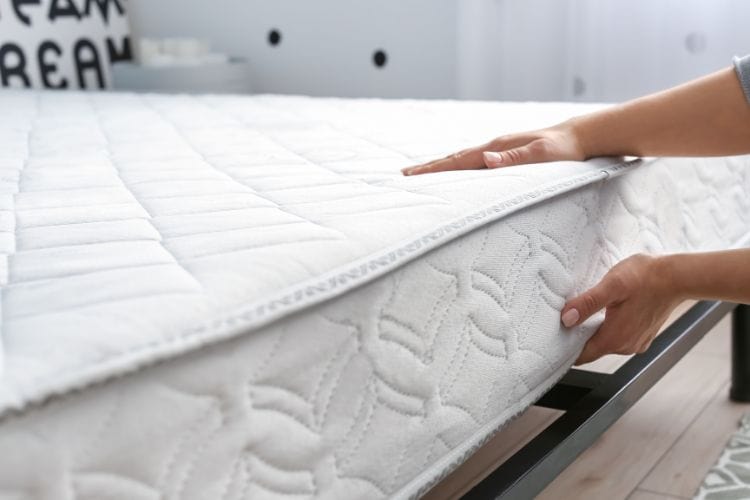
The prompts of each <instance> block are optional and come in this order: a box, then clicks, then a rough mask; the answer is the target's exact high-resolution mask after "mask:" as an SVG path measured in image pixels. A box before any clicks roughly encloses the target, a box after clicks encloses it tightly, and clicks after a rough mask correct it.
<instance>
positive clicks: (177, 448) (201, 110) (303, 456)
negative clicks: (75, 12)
mask: <svg viewBox="0 0 750 500" xmlns="http://www.w3.org/2000/svg"><path fill="white" fill-rule="evenodd" d="M0 101H1V102H2V103H3V105H5V103H6V102H7V103H8V106H10V108H9V109H13V110H14V113H15V115H14V120H13V121H10V120H9V119H6V118H3V119H1V121H0V129H2V130H3V131H5V130H8V133H7V134H5V133H4V132H3V133H2V134H0V137H2V139H0V141H2V142H3V146H5V143H7V146H8V147H7V148H5V147H4V148H3V149H2V151H3V152H4V153H2V154H5V155H8V158H7V159H5V158H3V159H0V166H3V168H5V166H6V165H7V166H8V170H9V171H10V172H11V174H9V177H8V178H9V179H10V180H11V181H13V179H14V178H15V177H14V175H15V174H13V172H15V173H16V174H17V177H18V183H17V185H15V184H14V183H13V182H10V187H9V191H8V192H9V193H10V194H11V195H13V194H14V191H17V192H16V193H15V194H14V195H13V196H11V199H12V202H13V203H12V204H11V205H9V206H8V207H7V210H8V213H9V214H12V217H9V218H8V219H7V221H6V219H3V218H2V217H0V224H3V223H5V222H7V223H8V224H9V226H8V228H9V229H13V231H11V233H12V234H13V235H14V236H15V239H14V240H13V241H14V242H13V246H12V247H9V248H8V253H7V255H8V256H9V260H8V262H9V265H8V269H9V273H8V283H7V285H6V286H5V287H4V288H3V343H4V347H5V355H4V360H5V366H4V377H3V383H2V385H0V396H2V401H4V404H5V405H6V408H8V407H13V406H16V407H24V406H26V405H27V404H28V403H29V401H35V400H38V399H39V398H41V397H45V396H47V395H49V394H51V393H54V392H60V391H67V390H68V389H70V388H72V387H80V386H82V385H84V384H90V383H91V382H95V381H100V380H102V379H106V378H109V377H112V375H114V374H122V373H124V372H127V371H135V373H131V374H129V375H126V376H123V377H121V378H118V379H115V380H110V381H109V382H106V383H99V384H97V385H94V386H92V387H88V388H87V389H86V390H84V391H79V392H76V393H72V394H68V395H67V396H65V397H56V398H52V399H51V400H49V401H48V402H46V403H44V404H41V405H40V404H37V405H33V406H30V407H28V408H25V410H24V411H23V412H22V413H8V414H6V415H5V417H4V418H3V419H2V421H0V449H8V450H11V449H12V450H14V453H12V454H10V453H8V454H2V455H0V491H3V492H8V494H10V495H13V496H14V497H21V498H24V497H28V498H58V497H60V496H61V495H63V494H64V495H66V496H68V497H71V498H88V497H92V498H98V497H102V496H110V497H112V496H115V497H122V498H196V499H197V498H228V499H232V498H246V497H252V498H282V497H294V498H386V497H408V496H412V495H415V494H417V493H418V492H419V491H422V490H423V489H424V488H426V487H428V486H429V485H430V484H432V483H434V481H435V480H437V479H438V478H439V477H441V476H442V475H444V474H445V473H446V472H447V471H449V470H450V468H451V467H452V465H453V464H455V463H456V462H458V461H460V460H461V459H462V458H463V457H464V456H465V455H466V453H468V452H470V451H471V450H472V449H473V448H474V447H476V446H477V445H479V444H480V443H481V442H482V441H483V440H484V439H486V438H487V437H488V436H489V435H491V433H492V432H493V431H494V430H495V429H496V428H498V427H500V426H501V425H502V424H503V423H505V422H506V421H507V420H508V419H509V418H511V417H512V416H513V415H515V414H517V413H518V412H520V411H522V410H523V409H524V408H525V407H526V406H528V405H529V404H530V403H531V402H532V401H533V400H534V399H536V398H538V397H539V396H540V395H541V394H542V393H543V392H544V390H545V389H546V388H547V387H549V385H550V384H552V383H554V381H555V380H556V379H557V378H558V377H559V376H560V375H562V373H564V371H565V370H567V368H568V367H569V366H570V363H571V362H572V360H573V359H575V357H576V355H577V354H578V351H579V349H580V347H581V346H582V344H583V342H584V341H585V339H586V338H587V336H588V335H589V334H590V333H591V332H592V331H593V329H594V328H595V327H596V321H594V322H592V323H591V324H589V325H586V326H585V327H584V328H581V329H579V330H577V331H573V332H569V331H561V329H560V327H559V312H558V311H559V308H560V307H561V306H562V304H563V303H564V298H565V297H567V296H569V295H571V294H572V293H574V292H576V291H580V290H582V289H584V288H585V287H587V286H590V285H591V284H593V283H594V282H595V281H596V280H597V279H598V278H599V277H600V276H601V275H602V274H603V273H604V272H605V271H606V269H608V268H609V267H610V266H611V265H612V264H613V263H614V262H616V261H617V260H619V259H621V258H623V257H625V256H627V255H630V254H632V253H634V252H638V251H652V252H667V251H685V250H699V249H711V248H725V247H728V246H732V245H736V244H739V243H741V242H743V241H744V238H745V237H746V236H747V234H748V232H750V220H749V217H750V206H748V205H750V200H749V199H748V197H747V196H746V194H745V193H747V192H748V189H750V174H749V173H748V167H750V165H749V164H750V162H749V161H748V159H747V158H735V159H712V160H706V159H699V160H658V161H655V162H651V164H647V165H645V166H643V167H639V168H638V169H635V170H630V171H628V172H627V173H626V174H625V175H621V176H619V177H615V178H611V179H609V180H608V181H606V182H604V183H596V184H591V182H584V183H581V184H576V186H578V189H577V190H575V191H572V192H568V193H564V192H562V191H560V192H559V194H558V195H557V196H555V197H553V198H551V199H547V200H545V201H538V202H537V201H536V199H533V198H529V200H530V205H529V206H527V207H526V208H525V209H523V210H521V211H518V212H516V213H513V214H511V215H508V216H506V217H505V218H503V219H501V220H498V221H496V222H492V223H489V221H488V222H487V223H483V224H479V225H478V226H476V227H477V229H476V230H474V231H472V232H469V233H467V234H464V235H463V236H462V237H460V238H456V239H454V240H452V241H447V240H446V241H441V243H444V244H442V246H439V247H436V246H433V247H430V251H429V252H428V253H426V254H425V255H423V256H421V257H420V258H419V259H415V260H412V261H410V262H407V260H406V259H403V260H402V261H401V262H400V268H398V269H394V270H392V271H391V272H388V273H385V274H383V275H382V276H380V277H377V279H375V278H376V277H375V276H372V278H368V275H366V274H364V275H363V274H361V273H362V272H363V271H357V272H356V273H355V272H353V271H347V273H348V274H350V275H352V276H357V277H361V276H365V278H364V279H360V281H359V282H358V283H361V286H360V287H359V288H357V289H356V290H353V291H352V292H351V293H348V294H344V295H341V296H338V297H334V296H333V295H329V297H330V298H331V299H332V300H328V301H326V302H320V303H317V304H313V303H310V304H309V307H307V308H306V309H305V310H301V311H298V312H294V311H291V310H290V312H289V313H287V314H285V315H283V316H278V319H277V320H276V321H275V322H273V323H269V324H267V325H265V326H264V325H262V324H257V325H254V326H253V324H252V323H251V322H248V321H246V319H243V318H247V317H250V316H247V313H243V312H241V313H239V314H230V313H231V312H232V311H234V310H235V309H236V308H237V304H240V303H252V302H253V301H254V300H257V299H258V298H259V297H263V296H265V295H266V294H269V293H275V292H277V291H278V290H282V289H285V287H289V286H291V285H294V284H305V283H306V284H305V285H304V287H301V288H300V290H313V291H314V290H318V289H326V288H325V287H324V286H323V285H322V284H321V283H322V282H317V283H313V282H305V281H304V280H306V279H309V278H311V277H315V276H321V275H324V274H325V273H326V272H329V271H331V270H335V269H336V268H337V266H341V265H342V264H344V263H348V262H353V261H356V259H358V258H365V257H367V256H368V255H375V253H376V252H375V251H376V250H380V249H387V248H399V247H398V245H399V244H401V243H402V242H404V241H409V238H414V236H415V235H420V234H432V233H424V231H429V230H432V229H433V228H435V227H438V226H439V225H440V223H442V222H445V221H446V220H454V219H455V217H458V216H461V215H464V214H474V213H475V211H476V210H477V209H480V208H482V207H485V206H490V205H491V204H492V203H493V202H496V201H497V200H506V199H512V197H513V196H516V195H519V194H523V193H531V192H532V191H533V189H534V188H536V187H538V186H541V185H546V184H549V182H550V181H551V180H554V179H558V178H560V179H565V178H576V177H581V176H586V175H588V174H589V173H590V172H591V171H592V170H594V171H598V170H599V169H600V168H602V165H601V164H600V165H596V164H595V165H571V164H559V165H549V166H534V167H528V168H526V169H509V170H507V171H505V172H462V173H450V174H445V175H440V176H427V177H424V178H418V179H404V178H401V177H399V175H398V168H399V167H400V166H403V164H404V162H407V161H408V162H411V161H418V160H420V159H422V158H423V156H422V155H425V156H432V155H434V154H439V153H441V152H447V151H450V150H453V149H455V147H457V146H462V145H465V144H467V143H470V142H468V141H469V139H471V140H472V142H473V140H475V138H476V136H477V135H478V134H484V135H488V136H489V135H490V134H496V133H500V132H502V127H503V126H508V127H511V126H512V125H514V124H513V123H510V122H512V121H513V120H512V117H513V116H516V117H517V116H523V120H526V121H530V122H533V120H532V119H531V118H529V116H531V115H533V114H534V113H538V112H540V111H543V112H544V113H543V116H542V115H540V116H541V117H542V118H544V119H545V120H547V121H552V120H555V119H557V118H560V117H562V115H565V114H566V113H568V114H569V113H572V112H575V111H577V110H579V109H581V108H572V107H568V106H563V105H560V106H557V105H547V106H537V105H508V104H504V105H503V104H486V105H479V104H475V103H449V102H445V103H440V102H436V103H416V102H400V103H392V102H370V101H362V102H360V101H346V100H322V99H321V100H318V99H304V98H277V97H272V96H259V97H253V98H215V97H202V98H189V97H165V96H161V97H157V96H144V97H134V96H118V95H93V96H92V95H79V94H70V95H68V94H65V95H58V94H55V95H54V96H52V95H50V94H25V93H8V94H0ZM4 109H5V108H4ZM35 110H38V112H35ZM396 113H398V114H396ZM451 113H452V114H451ZM499 115H503V116H506V115H507V117H506V122H507V123H506V125H503V124H502V122H503V120H498V119H497V117H498V116H499ZM393 116H399V118H400V120H399V124H397V125H393ZM470 118H471V119H470ZM540 119H541V118H540ZM498 122H501V123H500V124H499V123H498ZM133 123H138V124H139V126H138V127H134V126H133ZM61 124H63V125H65V126H66V128H65V130H63V131H62V132H59V131H60V126H61ZM457 124H460V125H461V126H462V127H463V128H461V129H459V128H458V125H457ZM498 127H499V129H498ZM424 131H429V132H430V133H431V134H432V135H431V136H429V137H428V135H429V134H426V133H425V132H424ZM411 132H413V135H410V134H411ZM84 133H85V134H84ZM463 133H465V134H466V140H464V139H462V135H461V134H463ZM423 134H424V135H423ZM47 136H49V140H46V139H47ZM412 137H413V140H412V139H411V138H412ZM441 139H445V141H444V142H441ZM459 143H460V144H459ZM66 144H74V145H75V148H72V149H71V148H68V147H67V146H65V145H66ZM442 148H445V150H446V151H443V149H442ZM3 171H5V170H3ZM19 172H20V173H19ZM0 194H3V193H0ZM537 196H538V195H537ZM368 207H370V209H368ZM471 217H477V216H476V215H472V216H471ZM3 227H5V226H3ZM9 234H10V233H9ZM420 241H421V240H420ZM410 245H411V243H410ZM415 245H416V244H415ZM401 248H403V247H401ZM388 255H389V254H388V253H382V254H380V255H376V256H375V257H373V260H372V261H366V260H365V261H363V262H365V264H363V265H365V267H366V269H370V267H368V265H367V264H368V262H369V264H372V263H373V262H381V261H383V262H390V261H391V258H390V257H388ZM396 255H399V254H398V253H396ZM352 269H360V268H359V267H356V268H352ZM331 276H333V278H336V279H337V280H338V279H339V278H341V276H337V275H335V274H334V275H331ZM358 279H359V278H358ZM366 280H369V281H368V282H366ZM338 282H339V281H336V283H338ZM337 293H338V292H337ZM280 297H281V298H279V299H278V300H277V301H276V302H269V304H276V303H278V304H281V305H280V306H278V307H284V304H285V303H286V302H285V301H287V299H286V298H284V297H285V296H280ZM268 307H271V306H270V305H269V306H268ZM241 311H242V309H241ZM292 312H294V314H292ZM222 317H225V318H229V319H226V320H222V321H219V320H216V318H222ZM207 319H209V320H211V322H210V324H213V323H216V324H217V325H220V327H221V328H225V329H229V330H231V328H232V327H234V328H235V330H232V331H236V333H234V334H232V336H231V337H232V338H229V339H228V340H226V341H224V342H217V340H219V339H222V338H227V337H230V335H219V333H220V330H219V329H218V328H219V327H201V328H202V329H200V330H196V331H198V332H201V333H200V335H198V334H195V335H198V336H195V337H183V336H181V334H182V333H183V332H188V331H193V330H194V329H195V324H197V323H198V324H205V323H206V321H207ZM51 326H54V328H51ZM229 330H227V331H229ZM250 330H253V331H252V332H251V331H250ZM51 332H52V333H51ZM183 338H186V339H191V340H190V341H189V342H188V341H187V340H185V341H184V342H185V344H184V345H179V346H178V347H177V348H175V349H174V350H167V351H163V352H161V351H160V352H161V354H159V352H157V350H158V349H163V348H164V346H165V345H170V346H171V345H172V344H171V343H175V342H178V343H179V342H181V341H182V340H181V339H183ZM192 339H197V340H192ZM190 342H194V343H190ZM201 344H209V345H205V346H203V347H202V348H201V349H196V348H197V347H198V346H199V345H201ZM179 353H183V354H182V355H181V356H179V357H178V356H176V354H179ZM166 355H169V356H170V357H171V358H172V359H170V360H169V361H165V362H163V363H161V364H158V365H156V366H150V367H146V368H144V367H143V365H144V364H151V363H153V361H154V360H156V359H158V358H160V357H165V356H166ZM122 360H125V361H122ZM50 380H54V381H55V383H54V384H52V383H50V382H49V381H50ZM0 496H1V495H0Z"/></svg>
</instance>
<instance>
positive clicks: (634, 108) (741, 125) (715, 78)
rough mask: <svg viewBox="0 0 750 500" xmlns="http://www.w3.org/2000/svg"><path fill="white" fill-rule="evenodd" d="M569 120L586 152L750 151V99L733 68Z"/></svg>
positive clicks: (670, 153)
mask: <svg viewBox="0 0 750 500" xmlns="http://www.w3.org/2000/svg"><path fill="white" fill-rule="evenodd" d="M569 125H570V126H571V127H572V128H573V130H574V133H575V135H576V137H577V138H578V141H579V143H580V146H581V149H582V150H583V153H584V156H585V157H586V158H591V157H595V156H620V155H632V156H729V155H736V154H746V153H750V105H748V103H747V101H746V98H745V94H744V92H743V90H742V86H741V85H740V82H739V80H738V78H737V75H736V74H735V71H734V69H733V68H727V69H724V70H722V71H719V72H717V73H714V74H711V75H708V76H706V77H703V78H700V79H698V80H694V81H692V82H689V83H686V84H684V85H681V86H679V87H675V88H673V89H670V90H666V91H664V92H659V93H657V94H653V95H650V96H646V97H643V98H640V99H636V100H633V101H629V102H627V103H624V104H621V105H617V106H613V107H611V108H608V109H605V110H603V111H600V112H597V113H592V114H589V115H585V116H581V117H578V118H574V119H573V120H571V121H570V122H569Z"/></svg>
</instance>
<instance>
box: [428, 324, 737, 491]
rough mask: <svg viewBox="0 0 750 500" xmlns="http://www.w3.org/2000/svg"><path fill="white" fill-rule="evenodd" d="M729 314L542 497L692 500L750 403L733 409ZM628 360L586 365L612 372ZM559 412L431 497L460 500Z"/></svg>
mask: <svg viewBox="0 0 750 500" xmlns="http://www.w3.org/2000/svg"><path fill="white" fill-rule="evenodd" d="M729 327H730V318H729V316H728V317H726V318H724V320H723V321H722V322H721V323H719V324H718V325H717V326H716V328H714V330H712V331H711V332H710V333H709V334H708V335H707V336H706V337H705V338H704V339H703V340H702V341H701V342H700V343H699V344H698V345H697V346H696V347H695V348H693V350H692V351H690V353H688V354H687V355H686V356H685V358H683V359H682V360H681V361H680V362H679V363H678V364H677V365H676V366H675V367H674V368H673V369H672V370H670V372H669V373H668V374H667V375H666V376H665V377H664V378H663V379H662V380H661V381H659V383H658V384H657V385H656V386H654V387H653V388H652V389H651V391H649V392H648V393H647V394H646V395H645V396H644V397H643V398H642V399H641V400H640V401H639V402H638V403H636V405H635V406H633V408H631V409H630V410H629V411H628V412H627V413H626V414H625V415H624V416H623V417H622V418H621V419H620V420H619V421H617V422H616V423H615V424H614V425H613V426H612V427H611V428H610V429H609V430H608V431H607V432H606V433H605V434H604V435H603V436H602V437H601V438H600V439H599V440H598V441H597V442H595V443H594V445H593V446H592V447H591V448H589V449H588V450H587V451H586V452H584V453H583V454H582V455H581V456H580V457H579V458H578V460H577V461H576V462H574V463H573V464H572V465H571V466H570V467H568V468H567V469H566V470H565V471H564V472H563V473H562V474H561V475H560V476H559V477H558V478H557V479H556V480H555V481H554V482H552V483H551V484H550V485H549V486H548V487H547V488H546V489H545V490H544V492H543V493H542V494H541V495H539V496H538V497H537V498H538V499H541V500H560V499H576V500H601V499H606V500H626V499H627V500H674V499H680V498H692V495H693V493H694V492H695V490H696V489H697V488H698V486H699V485H700V483H701V481H702V480H703V477H704V476H705V473H706V472H707V471H708V469H709V468H710V467H711V465H712V464H713V463H714V461H715V460H716V458H717V457H718V455H719V453H720V452H721V450H722V449H723V448H724V445H725V443H726V441H727V439H728V438H729V436H730V435H731V434H732V432H734V431H735V430H736V429H737V427H738V421H739V419H740V417H741V416H742V414H744V413H745V412H747V411H750V405H744V404H736V403H731V402H730V401H729V399H728V392H729V367H730V365H729V352H730V351H729V342H730V336H729V332H730V330H729ZM623 361H624V358H623V357H622V356H610V357H607V358H605V359H602V360H599V361H598V362H596V363H592V364H591V365H589V366H586V367H585V368H586V369H594V370H596V371H605V372H609V371H613V370H614V369H615V368H616V367H617V366H620V365H621V364H622V362H623ZM557 415H559V412H556V411H553V410H547V409H543V408H537V407H532V408H530V409H529V411H527V412H526V413H525V414H524V415H522V416H521V417H519V418H518V419H516V420H515V421H514V422H513V423H512V424H511V425H510V426H508V427H507V428H506V429H505V430H503V431H501V432H500V433H498V435H497V436H495V438H493V439H492V440H491V441H490V442H489V443H488V444H487V445H486V446H485V447H484V448H483V449H481V450H480V451H479V452H478V453H477V454H476V455H475V456H474V457H473V458H472V459H471V460H470V461H468V462H467V463H466V464H465V466H464V467H462V468H461V469H459V470H458V471H456V473H454V474H452V475H451V476H449V477H448V478H447V479H446V480H445V481H443V483H441V484H440V485H438V487H436V488H435V489H433V491H432V492H430V493H429V494H428V495H427V498H428V499H430V500H440V499H446V498H456V497H457V496H459V495H460V494H461V493H462V492H464V491H465V490H466V489H467V488H468V487H469V486H470V485H472V484H474V483H475V482H476V481H477V480H478V479H479V478H481V477H482V476H483V474H484V473H485V471H487V470H491V468H494V467H493V466H494V465H496V464H497V463H499V462H502V460H504V458H505V457H507V456H508V455H510V454H511V453H512V452H513V451H514V450H515V449H517V448H518V447H519V446H520V445H522V444H523V443H524V442H526V441H527V440H528V439H530V438H531V437H533V436H534V435H535V433H536V432H538V430H539V429H540V428H542V427H543V426H544V425H547V424H548V423H549V422H550V421H552V420H554V419H555V418H556V416H557Z"/></svg>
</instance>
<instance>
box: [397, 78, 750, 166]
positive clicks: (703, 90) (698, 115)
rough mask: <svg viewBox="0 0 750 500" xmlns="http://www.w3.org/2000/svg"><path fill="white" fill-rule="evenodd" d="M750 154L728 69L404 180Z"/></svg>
mask: <svg viewBox="0 0 750 500" xmlns="http://www.w3.org/2000/svg"><path fill="white" fill-rule="evenodd" d="M744 153H750V106H749V105H748V103H747V101H746V99H745V95H744V93H743V90H742V87H741V85H740V82H739V80H738V78H737V75H736V74H735V72H734V70H733V69H732V68H726V69H724V70H721V71H718V72H716V73H713V74H711V75H708V76H705V77H703V78H699V79H698V80H694V81H692V82H689V83H686V84H684V85H680V86H678V87H675V88H672V89H669V90H666V91H663V92H659V93H656V94H652V95H650V96H646V97H642V98H639V99H635V100H633V101H629V102H627V103H625V104H620V105H616V106H613V107H610V108H608V109H604V110H602V111H599V112H596V113H592V114H588V115H584V116H580V117H576V118H573V119H571V120H568V121H566V122H563V123H560V124H558V125H555V126H553V127H549V128H546V129H542V130H536V131H531V132H522V133H519V134H511V135H507V136H502V137H498V138H496V139H493V140H492V141H490V142H488V143H486V144H483V145H481V146H478V147H475V148H470V149H467V150H464V151H459V152H458V153H455V154H452V155H449V156H448V157H446V158H441V159H439V160H435V161H432V162H429V163H426V164H424V165H418V166H415V167H409V168H405V169H404V170H403V173H404V174H405V175H416V174H424V173H431V172H441V171H445V170H464V169H476V168H485V167H487V168H497V167H508V166H514V165H522V164H527V163H542V162H548V161H558V160H585V159H588V158H592V157H595V156H619V155H632V156H726V155H736V154H744Z"/></svg>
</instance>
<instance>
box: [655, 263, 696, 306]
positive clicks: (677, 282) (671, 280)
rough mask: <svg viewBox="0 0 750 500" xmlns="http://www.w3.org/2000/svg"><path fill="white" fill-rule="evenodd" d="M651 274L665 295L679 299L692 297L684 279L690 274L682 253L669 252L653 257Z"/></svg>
mask: <svg viewBox="0 0 750 500" xmlns="http://www.w3.org/2000/svg"><path fill="white" fill-rule="evenodd" d="M653 275H654V277H655V278H656V280H657V281H658V282H659V287H660V288H661V290H662V291H664V292H665V293H666V294H667V295H669V296H671V297H673V298H674V299H676V300H679V301H683V300H687V299H690V298H692V297H690V287H689V284H688V283H687V281H686V280H687V278H688V277H689V276H690V274H689V270H688V269H686V262H685V259H684V255H681V254H670V255H660V256H657V257H654V261H653Z"/></svg>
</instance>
